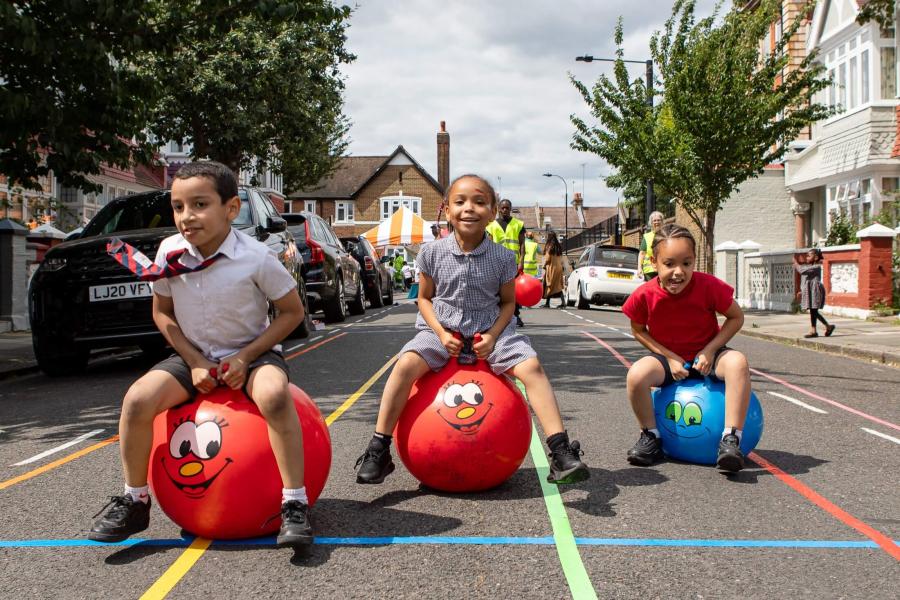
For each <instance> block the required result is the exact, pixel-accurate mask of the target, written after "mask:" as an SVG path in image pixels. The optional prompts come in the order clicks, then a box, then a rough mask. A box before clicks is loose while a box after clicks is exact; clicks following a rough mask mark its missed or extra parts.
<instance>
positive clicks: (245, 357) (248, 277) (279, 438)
mask: <svg viewBox="0 0 900 600" xmlns="http://www.w3.org/2000/svg"><path fill="white" fill-rule="evenodd" d="M171 202H172V210H173V212H174V218H175V224H176V226H177V228H178V233H176V234H175V235H172V236H170V237H167V238H166V239H164V240H163V241H162V243H161V244H160V246H159V250H158V251H157V253H156V260H155V261H154V262H155V263H156V266H157V267H158V268H159V271H160V272H159V273H154V275H155V278H156V279H157V280H156V281H154V283H153V309H152V310H153V320H154V322H155V323H156V326H157V327H158V328H159V330H160V332H161V333H162V334H163V336H164V337H165V338H166V341H167V342H168V343H169V344H170V345H171V346H172V348H174V349H175V352H176V353H175V354H173V355H172V356H171V357H169V358H167V359H165V360H163V361H162V362H160V363H158V364H157V365H155V366H154V367H152V368H151V369H150V370H149V371H148V372H147V373H146V374H145V375H143V376H142V377H141V378H140V379H138V380H137V381H136V382H135V383H134V384H132V386H131V387H130V388H129V389H128V391H127V392H126V394H125V398H124V399H123V401H122V414H121V417H120V419H119V439H120V444H121V445H120V450H121V457H122V466H123V470H124V472H125V492H124V494H123V495H121V496H113V497H112V498H111V500H110V502H108V503H107V505H106V506H104V507H103V509H101V511H100V512H101V513H102V512H103V511H104V510H106V508H107V507H109V510H107V511H106V512H105V513H104V514H103V516H102V517H100V518H99V519H97V520H96V521H95V522H94V524H93V526H92V527H91V530H90V533H89V534H88V538H89V539H91V540H94V541H99V542H119V541H122V540H124V539H126V538H128V537H130V536H132V535H134V534H136V533H138V532H141V531H143V530H145V529H146V528H147V527H148V526H149V522H150V492H149V488H148V486H147V471H148V466H149V462H150V452H151V449H152V442H153V420H154V418H155V417H156V416H157V415H159V414H160V413H162V412H164V411H165V410H167V409H170V408H172V407H174V406H178V405H179V404H183V403H184V402H187V401H189V400H191V399H193V398H194V397H195V396H196V395H197V394H198V393H209V392H211V391H212V390H213V389H215V388H216V386H218V385H222V384H224V385H227V386H228V387H230V388H231V389H233V390H243V391H244V393H245V394H246V395H247V397H248V398H250V400H252V401H253V403H254V404H256V406H257V408H258V409H259V412H260V413H262V416H263V418H264V419H265V421H266V424H267V425H268V430H269V441H270V443H271V445H272V451H273V453H274V455H275V460H276V462H277V463H278V470H279V473H280V474H281V480H282V485H283V486H284V488H283V489H282V505H281V530H280V531H279V533H278V538H277V544H278V545H279V546H307V545H309V544H312V542H313V536H312V527H311V526H310V524H309V519H308V510H309V506H308V505H309V501H308V500H307V496H306V487H305V486H304V471H303V467H304V462H303V437H302V436H303V434H302V431H301V429H300V419H299V417H298V416H297V411H296V410H294V402H293V400H292V399H291V394H290V390H289V388H288V383H289V378H288V366H287V363H286V362H285V359H284V356H283V355H282V353H281V341H282V340H283V339H284V338H286V337H287V336H288V334H289V333H291V332H292V331H293V330H294V329H295V328H296V327H297V325H299V324H300V322H301V321H302V320H303V317H304V309H303V303H302V302H301V301H300V295H299V294H298V292H297V282H296V280H295V279H294V278H293V276H291V274H290V273H288V271H287V269H285V268H284V265H282V264H281V263H280V262H279V261H278V259H277V258H276V256H275V254H274V253H273V252H272V251H271V250H270V249H269V248H267V247H266V246H265V245H264V244H262V243H260V242H258V241H257V240H255V239H254V238H251V237H249V236H248V235H246V234H244V233H241V232H240V231H238V230H236V229H232V227H231V224H232V222H233V221H234V219H235V218H236V217H237V216H238V213H240V210H241V199H240V198H239V197H238V185H237V179H236V178H235V176H234V173H233V172H232V171H231V169H229V168H228V167H227V166H225V165H223V164H221V163H217V162H211V161H210V162H192V163H187V164H186V165H184V166H183V167H181V169H179V171H178V173H176V174H175V179H174V181H173V182H172V192H171ZM125 250H126V251H127V249H125ZM113 252H115V251H113ZM123 254H125V251H123ZM143 258H144V259H146V257H143ZM115 259H116V260H119V262H122V261H123V260H124V261H126V262H128V257H127V256H121V258H120V257H119V256H118V255H116V256H115ZM137 262H139V263H140V264H141V266H143V267H144V268H146V269H149V268H150V267H152V265H150V266H147V265H145V264H144V263H143V262H141V261H140V260H138V261H137ZM147 262H148V263H149V261H147ZM123 264H124V263H123ZM136 269H137V267H135V268H134V269H133V270H136ZM201 269H203V272H202V273H192V272H191V271H200V270H201ZM150 272H151V273H153V271H150ZM162 277H166V278H162ZM270 303H271V305H272V306H273V307H274V308H275V311H274V313H275V315H276V316H275V317H274V318H273V319H272V320H271V321H270V320H269V306H270ZM190 442H191V440H190V439H189V440H187V442H185V443H187V444H188V447H190ZM193 443H194V444H196V443H197V440H196V439H194V440H193ZM198 451H199V450H198V449H197V448H196V447H195V448H194V452H198ZM210 481H211V480H210ZM99 514H100V513H98V515H99Z"/></svg>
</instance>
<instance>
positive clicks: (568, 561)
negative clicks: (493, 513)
mask: <svg viewBox="0 0 900 600" xmlns="http://www.w3.org/2000/svg"><path fill="white" fill-rule="evenodd" d="M516 386H518V388H519V390H520V391H521V392H522V395H523V396H524V395H525V387H524V386H523V385H522V382H521V381H519V380H516ZM531 460H532V461H533V462H534V466H535V468H536V470H537V476H538V481H539V482H540V483H541V492H543V494H544V504H546V505H547V514H549V515H550V525H551V527H552V528H553V541H554V542H555V544H556V553H557V554H559V562H560V564H561V565H562V569H563V573H564V574H565V576H566V582H567V583H568V584H569V589H570V590H571V591H572V598H575V599H576V600H582V599H583V600H589V599H593V600H596V599H597V592H595V591H594V586H593V585H592V584H591V579H590V577H588V574H587V571H586V570H585V569H584V563H582V562H581V555H580V554H579V553H578V545H577V544H576V543H575V535H574V534H573V533H572V526H571V525H569V517H568V515H566V507H565V506H564V505H563V502H562V498H561V497H560V495H559V488H558V487H557V486H555V485H553V484H552V483H547V475H549V474H550V463H549V462H547V455H546V454H544V447H543V446H541V438H540V436H539V435H538V432H537V428H536V427H535V426H534V422H532V423H531Z"/></svg>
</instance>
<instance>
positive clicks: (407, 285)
mask: <svg viewBox="0 0 900 600" xmlns="http://www.w3.org/2000/svg"><path fill="white" fill-rule="evenodd" d="M400 272H401V273H403V287H404V289H407V290H409V289H411V288H412V284H413V268H412V265H410V264H409V263H408V262H406V261H405V260H404V261H403V266H402V267H401V268H400Z"/></svg>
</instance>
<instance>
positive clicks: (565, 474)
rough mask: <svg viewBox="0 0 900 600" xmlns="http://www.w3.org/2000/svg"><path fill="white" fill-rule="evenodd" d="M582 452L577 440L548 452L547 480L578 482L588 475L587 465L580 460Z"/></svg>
mask: <svg viewBox="0 0 900 600" xmlns="http://www.w3.org/2000/svg"><path fill="white" fill-rule="evenodd" d="M582 454H584V451H583V450H582V449H581V444H579V443H578V442H577V441H573V442H570V443H569V444H568V445H566V446H563V447H562V448H558V449H557V450H554V451H552V452H550V455H549V456H550V474H549V475H547V482H548V483H555V484H557V485H558V484H567V483H578V482H579V481H584V480H585V479H587V478H588V477H590V476H591V473H590V471H588V468H587V465H585V464H584V463H583V462H581V455H582Z"/></svg>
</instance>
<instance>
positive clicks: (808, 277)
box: [794, 248, 834, 338]
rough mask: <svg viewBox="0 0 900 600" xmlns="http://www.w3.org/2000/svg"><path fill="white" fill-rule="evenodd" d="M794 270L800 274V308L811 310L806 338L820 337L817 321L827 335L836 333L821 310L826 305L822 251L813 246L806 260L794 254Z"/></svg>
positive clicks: (806, 255)
mask: <svg viewBox="0 0 900 600" xmlns="http://www.w3.org/2000/svg"><path fill="white" fill-rule="evenodd" d="M794 270H796V271H797V272H798V273H799V274H800V308H801V309H803V310H808V311H809V325H810V328H809V333H807V334H806V335H804V336H803V337H805V338H814V337H819V332H818V331H817V330H816V324H817V321H821V322H822V325H824V326H825V336H826V337H828V336H830V335H831V334H832V333H834V325H831V324H830V323H829V322H828V321H827V320H825V317H823V316H822V314H821V313H820V312H819V311H820V310H822V308H823V307H824V306H825V285H824V284H823V283H822V251H821V250H819V249H818V248H812V249H811V250H809V251H807V253H806V254H805V261H804V262H802V263H801V262H799V261H798V260H797V256H796V255H794Z"/></svg>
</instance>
